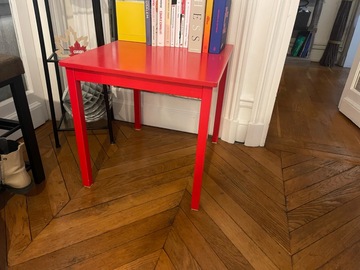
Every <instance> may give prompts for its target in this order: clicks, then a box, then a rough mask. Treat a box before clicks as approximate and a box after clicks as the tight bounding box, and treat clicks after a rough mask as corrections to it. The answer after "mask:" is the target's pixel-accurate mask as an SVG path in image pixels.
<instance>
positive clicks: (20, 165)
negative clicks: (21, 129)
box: [0, 138, 32, 194]
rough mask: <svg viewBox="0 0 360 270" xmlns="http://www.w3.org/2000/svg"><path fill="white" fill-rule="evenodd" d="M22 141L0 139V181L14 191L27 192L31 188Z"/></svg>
mask: <svg viewBox="0 0 360 270" xmlns="http://www.w3.org/2000/svg"><path fill="white" fill-rule="evenodd" d="M23 147H24V144H23V143H20V144H19V143H18V142H16V141H11V140H5V141H4V139H3V138H1V140H0V154H1V155H0V157H1V160H0V170H1V175H0V177H1V183H2V185H3V186H4V187H5V188H6V189H7V190H9V191H11V192H14V193H21V194H24V193H27V192H28V191H29V190H30V189H31V188H32V181H31V178H30V175H29V174H28V173H27V171H26V169H25V162H24V157H23Z"/></svg>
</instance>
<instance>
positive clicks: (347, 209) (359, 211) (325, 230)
mask: <svg viewBox="0 0 360 270" xmlns="http://www.w3.org/2000/svg"><path fill="white" fill-rule="evenodd" d="M359 205H360V197H357V198H355V199H354V200H352V201H350V202H348V203H346V204H344V205H342V206H340V207H338V208H336V209H335V210H333V211H331V212H329V213H327V214H326V215H323V216H321V217H319V218H317V219H315V220H313V221H312V222H309V223H307V224H305V225H304V226H302V227H300V228H298V229H296V230H294V231H292V232H291V233H290V237H291V251H292V253H297V252H299V251H300V250H302V249H304V248H305V247H307V246H309V245H311V244H312V243H314V242H316V241H318V240H320V239H321V238H322V237H324V236H326V235H327V234H329V233H331V232H333V231H335V230H337V229H339V228H340V227H342V226H344V225H345V224H346V223H348V222H350V221H351V220H353V219H355V218H357V217H358V216H360V207H359Z"/></svg>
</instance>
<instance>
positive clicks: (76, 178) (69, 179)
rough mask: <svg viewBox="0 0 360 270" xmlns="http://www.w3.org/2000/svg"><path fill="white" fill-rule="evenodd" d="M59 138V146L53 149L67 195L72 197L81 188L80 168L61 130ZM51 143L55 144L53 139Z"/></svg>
mask: <svg viewBox="0 0 360 270" xmlns="http://www.w3.org/2000/svg"><path fill="white" fill-rule="evenodd" d="M59 140H60V144H61V147H60V148H56V149H55V154H56V158H57V161H58V164H59V167H60V170H61V173H62V177H63V179H64V183H65V185H66V189H67V192H68V194H69V197H70V198H74V197H75V196H76V194H77V193H78V192H79V191H80V190H81V189H82V188H83V184H82V179H81V175H80V169H79V167H78V165H77V163H76V158H75V157H74V154H73V152H72V151H71V148H70V146H69V144H68V142H67V139H66V137H65V134H64V133H63V132H62V133H59ZM52 143H53V145H55V141H53V142H52Z"/></svg>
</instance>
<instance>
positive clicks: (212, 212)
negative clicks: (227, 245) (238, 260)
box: [182, 184, 278, 270]
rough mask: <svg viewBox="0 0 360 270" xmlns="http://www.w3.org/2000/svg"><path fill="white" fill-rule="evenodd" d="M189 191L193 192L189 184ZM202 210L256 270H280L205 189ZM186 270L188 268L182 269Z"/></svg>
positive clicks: (202, 196) (202, 195)
mask: <svg viewBox="0 0 360 270" xmlns="http://www.w3.org/2000/svg"><path fill="white" fill-rule="evenodd" d="M187 190H188V191H189V192H191V185H190V184H189V185H188V187H187ZM201 208H202V209H204V211H205V212H206V213H207V214H208V215H209V217H210V218H211V219H212V220H213V221H214V222H215V223H216V225H217V226H218V227H219V228H220V229H221V230H222V231H223V233H224V234H225V235H226V236H227V238H228V239H230V241H231V242H232V243H233V245H234V246H235V247H236V248H237V249H239V251H240V252H241V253H242V254H243V255H244V257H245V258H246V259H247V260H248V262H249V263H250V264H251V266H252V267H253V268H255V269H264V270H265V269H278V267H276V266H275V264H274V263H273V262H272V261H271V260H270V258H269V257H268V256H267V255H266V254H264V252H263V251H262V250H261V249H260V248H259V246H257V245H256V243H254V241H253V240H252V239H251V238H250V237H249V236H248V235H247V233H246V232H245V231H244V230H243V229H242V228H241V227H240V226H239V225H238V224H237V223H236V222H235V221H234V220H233V218H232V216H230V215H229V214H227V213H226V211H224V209H222V207H221V206H220V205H219V204H218V203H217V202H216V201H215V200H214V199H213V198H212V197H211V196H210V195H209V194H208V193H207V192H206V189H203V191H202V194H201ZM182 269H186V268H182Z"/></svg>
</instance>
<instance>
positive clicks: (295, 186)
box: [285, 161, 355, 195]
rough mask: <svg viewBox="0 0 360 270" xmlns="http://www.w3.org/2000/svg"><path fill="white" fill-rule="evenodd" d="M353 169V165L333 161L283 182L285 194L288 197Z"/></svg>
mask: <svg viewBox="0 0 360 270" xmlns="http://www.w3.org/2000/svg"><path fill="white" fill-rule="evenodd" d="M354 167H355V165H354V164H352V163H348V162H341V161H335V162H334V163H332V164H331V165H330V166H326V167H320V168H318V169H317V170H315V171H312V172H308V173H305V174H303V175H301V176H298V177H294V178H292V179H289V180H288V181H286V182H285V194H286V195H289V194H291V193H294V192H297V191H300V190H301V189H304V188H306V187H309V186H311V185H313V184H316V183H319V182H321V181H323V180H326V179H328V178H330V177H333V176H335V175H337V174H340V173H342V172H345V171H347V170H350V169H352V168H354Z"/></svg>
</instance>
